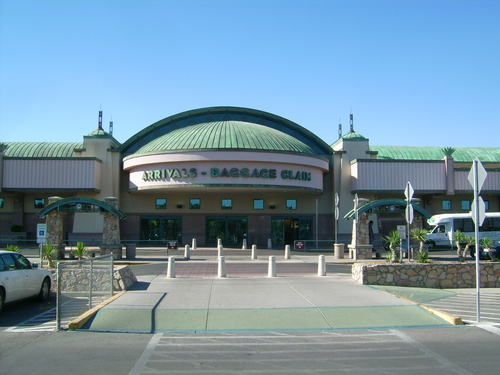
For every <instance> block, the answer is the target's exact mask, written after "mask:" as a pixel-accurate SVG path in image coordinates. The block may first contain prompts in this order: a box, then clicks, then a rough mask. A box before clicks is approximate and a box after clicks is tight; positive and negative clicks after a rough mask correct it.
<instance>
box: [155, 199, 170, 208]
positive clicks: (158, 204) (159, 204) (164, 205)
mask: <svg viewBox="0 0 500 375" xmlns="http://www.w3.org/2000/svg"><path fill="white" fill-rule="evenodd" d="M166 208H167V199H166V198H156V209H157V210H165V209H166Z"/></svg>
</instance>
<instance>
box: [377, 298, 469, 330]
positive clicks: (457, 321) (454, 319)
mask: <svg viewBox="0 0 500 375" xmlns="http://www.w3.org/2000/svg"><path fill="white" fill-rule="evenodd" d="M380 291H381V292H383V293H387V294H390V295H391V296H394V297H397V298H400V299H402V300H404V301H408V302H411V303H414V304H416V305H418V306H420V307H422V308H423V309H425V310H427V311H428V312H429V313H430V314H433V315H436V316H438V317H440V318H441V319H443V320H444V321H446V322H448V323H450V324H453V325H455V326H460V325H464V322H463V321H462V318H460V317H459V316H456V315H453V314H450V313H447V312H444V311H441V310H439V309H436V308H434V307H430V306H427V305H423V304H421V303H418V302H415V301H412V300H411V299H409V298H405V297H401V296H398V295H396V294H393V293H390V292H387V291H385V290H380Z"/></svg>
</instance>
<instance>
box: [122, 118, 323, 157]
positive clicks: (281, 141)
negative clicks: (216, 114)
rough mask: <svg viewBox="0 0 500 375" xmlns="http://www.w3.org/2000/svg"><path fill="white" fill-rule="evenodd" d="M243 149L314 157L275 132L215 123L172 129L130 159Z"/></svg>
mask: <svg viewBox="0 0 500 375" xmlns="http://www.w3.org/2000/svg"><path fill="white" fill-rule="evenodd" d="M245 149H247V150H252V151H272V152H284V153H296V154H307V155H316V153H315V152H314V150H313V149H312V148H311V147H309V146H308V145H306V144H305V143H303V142H301V141H299V140H298V139H296V138H294V137H292V136H291V135H288V134H285V133H282V132H280V131H278V130H276V129H272V128H269V127H267V126H263V125H258V124H253V123H249V122H243V121H216V122H208V123H202V124H197V125H192V126H188V127H185V128H180V129H176V130H173V131H171V132H169V133H167V134H165V135H163V136H160V137H158V138H156V139H155V140H153V141H151V142H149V143H148V144H146V145H145V146H143V147H141V148H140V149H139V150H138V151H137V152H136V153H134V154H133V156H134V157H135V156H139V155H144V154H155V153H166V152H186V151H199V150H245ZM130 157H132V155H131V156H130Z"/></svg>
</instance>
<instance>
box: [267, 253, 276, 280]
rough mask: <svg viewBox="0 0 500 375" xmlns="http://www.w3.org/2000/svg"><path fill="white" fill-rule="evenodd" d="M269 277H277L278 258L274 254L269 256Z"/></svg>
mask: <svg viewBox="0 0 500 375" xmlns="http://www.w3.org/2000/svg"><path fill="white" fill-rule="evenodd" d="M267 277H276V258H275V257H274V255H271V256H270V257H269V266H268V268H267Z"/></svg>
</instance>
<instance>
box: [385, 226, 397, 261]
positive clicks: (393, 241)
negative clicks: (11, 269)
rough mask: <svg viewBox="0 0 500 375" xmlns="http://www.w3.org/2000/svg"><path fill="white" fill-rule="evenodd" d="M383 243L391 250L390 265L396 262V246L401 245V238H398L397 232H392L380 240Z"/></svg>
mask: <svg viewBox="0 0 500 375" xmlns="http://www.w3.org/2000/svg"><path fill="white" fill-rule="evenodd" d="M382 239H383V240H384V241H385V243H387V245H388V246H389V249H390V250H391V254H392V257H391V263H396V262H397V261H398V255H397V253H396V249H397V247H398V245H399V244H400V243H401V237H400V236H399V232H398V231H397V230H393V231H392V232H389V234H388V235H387V236H385V237H383V238H382Z"/></svg>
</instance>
